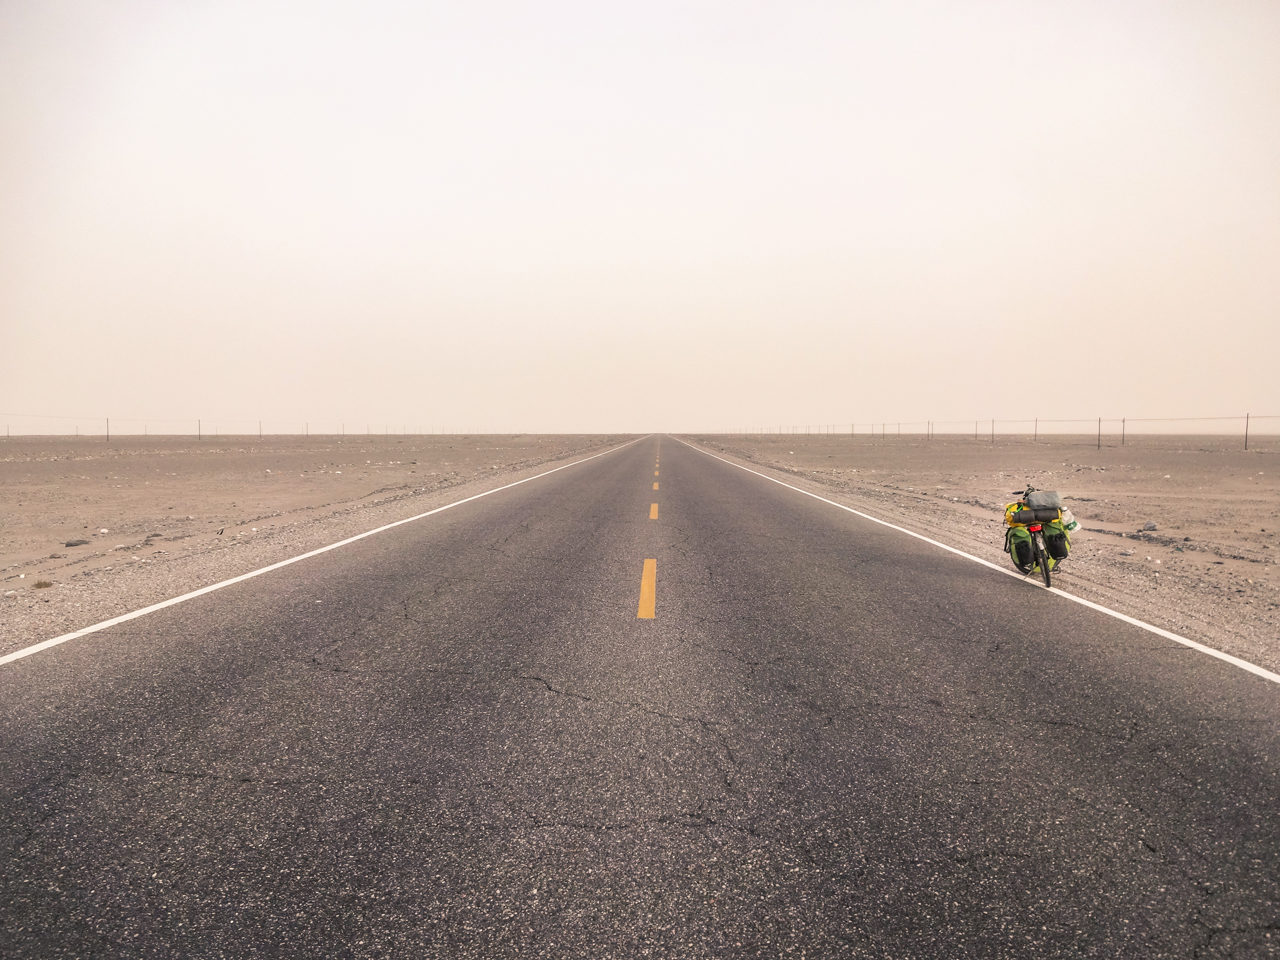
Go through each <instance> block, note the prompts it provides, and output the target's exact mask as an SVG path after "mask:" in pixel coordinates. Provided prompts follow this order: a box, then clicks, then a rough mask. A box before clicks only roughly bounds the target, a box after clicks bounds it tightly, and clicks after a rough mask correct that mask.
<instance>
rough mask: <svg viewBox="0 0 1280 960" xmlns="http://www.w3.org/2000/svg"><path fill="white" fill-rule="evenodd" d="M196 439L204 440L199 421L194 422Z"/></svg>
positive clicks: (202, 427)
mask: <svg viewBox="0 0 1280 960" xmlns="http://www.w3.org/2000/svg"><path fill="white" fill-rule="evenodd" d="M196 439H197V440H203V439H204V424H202V423H201V422H200V421H199V420H197V421H196Z"/></svg>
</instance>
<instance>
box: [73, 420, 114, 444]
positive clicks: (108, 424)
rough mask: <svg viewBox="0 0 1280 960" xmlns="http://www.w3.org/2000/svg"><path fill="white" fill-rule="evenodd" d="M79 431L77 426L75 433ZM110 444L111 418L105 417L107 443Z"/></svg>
mask: <svg viewBox="0 0 1280 960" xmlns="http://www.w3.org/2000/svg"><path fill="white" fill-rule="evenodd" d="M79 430H80V427H79V426H78V425H77V426H76V432H79ZM110 442H111V418H110V417H107V443H110Z"/></svg>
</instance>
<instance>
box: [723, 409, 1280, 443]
mask: <svg viewBox="0 0 1280 960" xmlns="http://www.w3.org/2000/svg"><path fill="white" fill-rule="evenodd" d="M717 432H719V433H724V434H728V435H736V436H749V435H755V436H770V435H772V436H788V435H796V434H807V435H812V434H829V435H832V436H835V435H841V434H843V435H846V436H848V437H851V438H853V439H860V438H862V439H871V440H897V439H904V438H906V439H917V440H919V439H922V438H923V439H925V440H932V439H934V438H942V437H948V438H962V437H963V438H972V439H973V440H975V441H979V442H984V441H985V442H989V443H995V442H996V440H997V439H1025V440H1031V441H1032V442H1036V441H1041V440H1043V441H1046V442H1048V441H1051V440H1052V441H1054V442H1061V441H1065V440H1068V439H1069V440H1070V441H1072V442H1076V443H1079V442H1084V441H1085V440H1089V441H1092V442H1093V443H1094V444H1095V445H1096V446H1097V447H1098V448H1101V447H1103V446H1107V445H1118V446H1124V445H1125V444H1126V443H1128V442H1129V441H1131V440H1133V439H1135V438H1138V437H1151V436H1186V435H1209V436H1215V437H1222V438H1224V439H1225V438H1232V437H1238V438H1239V439H1240V442H1241V444H1242V445H1243V447H1244V449H1246V450H1248V449H1249V441H1250V439H1251V438H1252V439H1253V440H1254V441H1255V443H1256V441H1257V440H1258V439H1259V438H1260V437H1268V438H1272V439H1274V438H1275V437H1276V436H1277V435H1278V434H1280V414H1274V415H1262V416H1260V415H1258V414H1252V413H1244V414H1239V415H1237V416H1234V417H1092V418H1088V419H1084V418H1075V419H1062V418H1042V417H1029V418H1028V417H1024V418H1019V419H1001V418H989V419H986V420H911V421H909V420H881V421H872V422H865V423H864V422H851V423H847V424H835V423H829V424H822V425H818V426H815V425H813V424H805V425H794V424H793V425H790V426H786V425H779V426H763V427H755V428H740V429H735V430H723V431H717Z"/></svg>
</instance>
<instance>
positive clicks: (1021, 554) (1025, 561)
mask: <svg viewBox="0 0 1280 960" xmlns="http://www.w3.org/2000/svg"><path fill="white" fill-rule="evenodd" d="M1004 548H1005V550H1006V551H1008V554H1009V556H1010V557H1011V558H1013V563H1014V565H1015V566H1016V567H1017V568H1018V569H1019V570H1022V571H1024V572H1025V571H1027V570H1030V569H1031V565H1032V564H1033V563H1035V553H1034V552H1033V551H1032V549H1031V534H1030V533H1029V532H1027V528H1026V527H1009V528H1008V529H1007V530H1006V531H1005V535H1004Z"/></svg>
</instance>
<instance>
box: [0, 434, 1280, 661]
mask: <svg viewBox="0 0 1280 960" xmlns="http://www.w3.org/2000/svg"><path fill="white" fill-rule="evenodd" d="M673 439H676V440H678V441H679V442H680V443H683V444H684V445H685V446H686V447H689V448H690V449H691V450H696V451H697V452H698V453H701V454H705V455H706V456H708V457H711V458H712V459H714V460H719V461H720V462H721V463H727V464H728V465H729V466H731V467H737V468H738V469H739V470H745V471H746V472H747V473H752V474H755V475H756V476H757V477H762V478H763V479H765V480H770V481H772V482H773V483H776V484H778V485H779V486H782V487H786V488H787V489H788V490H794V491H795V492H796V493H803V494H804V495H805V496H806V497H813V499H815V500H820V501H822V502H823V503H826V504H830V505H831V506H833V507H838V508H839V509H841V510H844V511H847V512H848V513H852V514H854V515H855V516H858V517H861V518H862V519H864V520H870V521H871V522H872V523H878V524H880V526H882V527H888V528H889V529H890V530H896V531H898V532H899V533H905V534H906V535H907V536H909V537H915V538H916V539H917V540H923V541H924V542H925V543H930V544H933V545H934V546H935V547H941V548H942V549H943V550H946V551H947V552H948V553H954V554H955V555H956V556H959V557H964V558H965V559H966V560H972V561H973V562H974V563H980V564H982V565H983V566H984V567H988V568H990V569H992V570H995V571H996V572H997V573H1002V574H1004V575H1005V576H1008V577H1013V578H1014V579H1015V580H1020V581H1021V582H1023V583H1026V584H1029V585H1030V586H1033V587H1039V588H1040V589H1041V590H1043V589H1044V587H1041V586H1040V584H1039V583H1037V582H1036V581H1034V580H1029V579H1027V578H1026V577H1024V576H1022V575H1021V574H1019V573H1015V572H1013V571H1012V570H1009V569H1007V568H1005V567H1002V566H999V565H998V564H994V563H992V562H991V561H990V560H983V559H982V558H981V557H975V556H974V555H973V554H971V553H965V552H964V551H963V550H957V549H956V548H955V547H951V546H947V544H945V543H939V542H938V541H937V540H931V539H929V538H928V537H926V536H925V535H924V534H922V533H916V532H915V531H914V530H908V529H907V528H906V527H899V526H898V525H897V524H893V523H890V522H889V521H887V520H881V519H880V518H879V517H873V516H871V514H869V513H863V512H862V511H861V510H855V509H853V507H848V506H845V505H844V504H843V503H836V501H834V500H828V499H827V498H826V497H822V496H819V495H818V494H816V493H810V492H809V491H808V490H802V489H801V488H800V487H793V486H792V485H791V484H789V483H786V482H785V481H782V480H779V479H778V478H777V477H771V476H769V475H768V474H765V473H760V472H759V471H758V470H752V469H751V468H750V467H744V466H743V465H742V464H740V463H734V462H733V461H732V460H726V459H725V458H724V457H719V456H716V455H715V454H714V453H711V452H709V451H707V450H703V449H702V448H701V447H699V446H696V445H694V444H692V443H689V442H688V441H686V440H679V438H678V437H676V438H673ZM1049 592H1050V593H1052V594H1056V595H1057V596H1059V597H1062V598H1064V599H1066V600H1070V601H1072V602H1073V603H1078V604H1080V605H1081V606H1084V607H1088V608H1089V609H1090V610H1096V611H1098V612H1099V613H1105V614H1106V615H1107V616H1109V617H1114V618H1115V619H1117V620H1123V621H1124V622H1125V623H1128V624H1131V625H1132V626H1135V627H1140V628H1141V629H1143V630H1146V631H1148V632H1149V633H1154V634H1155V635H1156V636H1159V637H1164V638H1165V639H1166V640H1172V641H1174V642H1175V643H1180V644H1182V645H1183V646H1184V647H1190V648H1191V649H1192V650H1198V651H1200V652H1201V653H1204V654H1208V655H1209V656H1211V657H1216V658H1217V659H1219V660H1223V661H1225V662H1227V663H1229V664H1231V665H1232V666H1235V667H1239V668H1240V669H1241V670H1247V671H1248V672H1249V673H1252V674H1254V675H1255V676H1259V677H1261V678H1262V679H1264V680H1270V681H1271V682H1272V683H1280V673H1273V672H1272V671H1270V670H1267V669H1266V668H1265V667H1260V666H1258V665H1257V664H1256V663H1250V662H1249V661H1248V660H1241V659H1240V658H1239V657H1235V656H1232V655H1231V654H1229V653H1223V652H1222V651H1221V650H1215V649H1214V648H1213V647H1207V646H1205V645H1204V644H1203V643H1197V642H1196V641H1195V640H1188V639H1187V638H1186V637H1180V636H1178V634H1176V633H1171V632H1170V631H1168V630H1165V629H1163V628H1161V627H1157V626H1155V625H1153V624H1150V623H1147V622H1146V621H1144V620H1139V619H1137V618H1136V617H1131V616H1129V615H1128V614H1127V613H1120V612H1119V611H1118V610H1112V609H1111V608H1110V607H1104V606H1102V604H1100V603H1094V602H1093V601H1092V600H1085V599H1084V598H1083V597H1077V596H1075V595H1074V594H1070V593H1066V592H1065V591H1062V590H1058V589H1056V588H1052V589H1050V590H1049ZM0 662H3V661H0Z"/></svg>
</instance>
